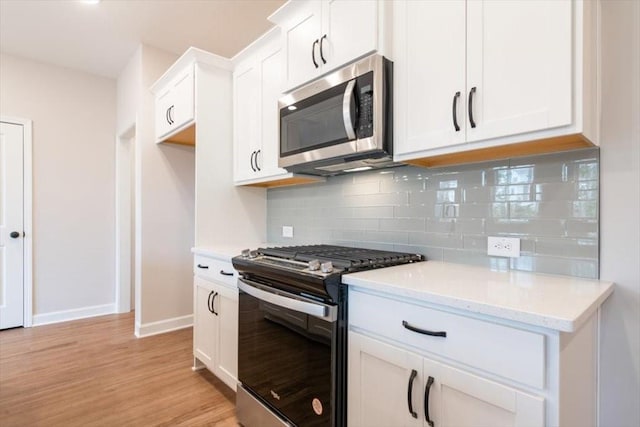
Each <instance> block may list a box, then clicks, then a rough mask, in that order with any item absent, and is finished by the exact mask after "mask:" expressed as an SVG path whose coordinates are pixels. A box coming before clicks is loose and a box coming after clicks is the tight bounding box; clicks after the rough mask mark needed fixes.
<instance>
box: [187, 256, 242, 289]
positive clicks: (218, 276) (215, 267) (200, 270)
mask: <svg viewBox="0 0 640 427" xmlns="http://www.w3.org/2000/svg"><path fill="white" fill-rule="evenodd" d="M193 272H194V274H195V275H196V276H198V277H202V278H204V279H208V280H214V281H216V282H218V283H224V284H226V285H228V286H232V287H236V286H237V284H236V281H237V279H238V272H237V271H236V270H234V269H233V265H231V263H230V262H228V261H221V260H218V259H214V258H209V257H205V256H202V255H196V256H194V257H193Z"/></svg>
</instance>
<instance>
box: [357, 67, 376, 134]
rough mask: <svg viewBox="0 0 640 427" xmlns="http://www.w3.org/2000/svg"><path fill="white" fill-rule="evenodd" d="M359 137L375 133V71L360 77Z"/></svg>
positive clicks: (358, 89) (358, 88)
mask: <svg viewBox="0 0 640 427" xmlns="http://www.w3.org/2000/svg"><path fill="white" fill-rule="evenodd" d="M356 87H357V89H356V90H357V92H358V94H357V95H358V104H359V105H358V107H359V108H358V125H357V129H356V134H357V136H358V139H361V138H368V137H370V136H372V135H373V72H369V73H367V74H364V75H362V76H360V77H358V84H357V85H356Z"/></svg>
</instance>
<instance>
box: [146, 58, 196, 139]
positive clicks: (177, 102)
mask: <svg viewBox="0 0 640 427" xmlns="http://www.w3.org/2000/svg"><path fill="white" fill-rule="evenodd" d="M193 73H194V70H193V66H189V67H187V68H186V69H185V70H184V71H183V72H181V73H180V74H178V75H177V76H176V77H175V78H174V79H173V80H171V82H170V83H169V84H168V85H167V87H166V89H165V90H163V91H161V92H159V94H158V95H157V97H156V102H155V104H156V105H155V108H156V113H155V125H156V126H155V127H156V139H161V138H163V137H164V136H167V135H169V134H171V132H173V131H174V130H176V129H179V128H180V127H181V126H183V125H184V124H186V123H188V122H190V121H192V120H193V119H194V117H195V105H194V85H195V80H194V74H193Z"/></svg>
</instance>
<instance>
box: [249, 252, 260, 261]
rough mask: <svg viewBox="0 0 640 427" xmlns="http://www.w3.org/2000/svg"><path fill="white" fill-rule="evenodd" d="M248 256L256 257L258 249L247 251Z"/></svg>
mask: <svg viewBox="0 0 640 427" xmlns="http://www.w3.org/2000/svg"><path fill="white" fill-rule="evenodd" d="M249 258H252V259H253V258H258V251H249Z"/></svg>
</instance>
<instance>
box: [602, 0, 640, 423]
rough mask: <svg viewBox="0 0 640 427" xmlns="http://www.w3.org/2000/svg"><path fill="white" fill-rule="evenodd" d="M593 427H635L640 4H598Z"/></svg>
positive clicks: (639, 387)
mask: <svg viewBox="0 0 640 427" xmlns="http://www.w3.org/2000/svg"><path fill="white" fill-rule="evenodd" d="M601 16H602V40H603V49H602V146H601V150H600V227H601V228H600V277H601V278H602V279H606V280H611V281H614V282H615V283H616V288H615V291H614V293H613V295H612V296H611V297H610V298H609V299H608V300H607V301H606V302H605V304H604V306H603V310H602V324H601V339H602V349H601V354H600V363H601V365H600V410H599V419H600V426H602V427H607V426H615V427H627V426H629V427H632V426H633V427H637V426H638V425H640V404H639V402H640V2H638V1H636V0H628V1H603V2H602V15H601Z"/></svg>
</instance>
